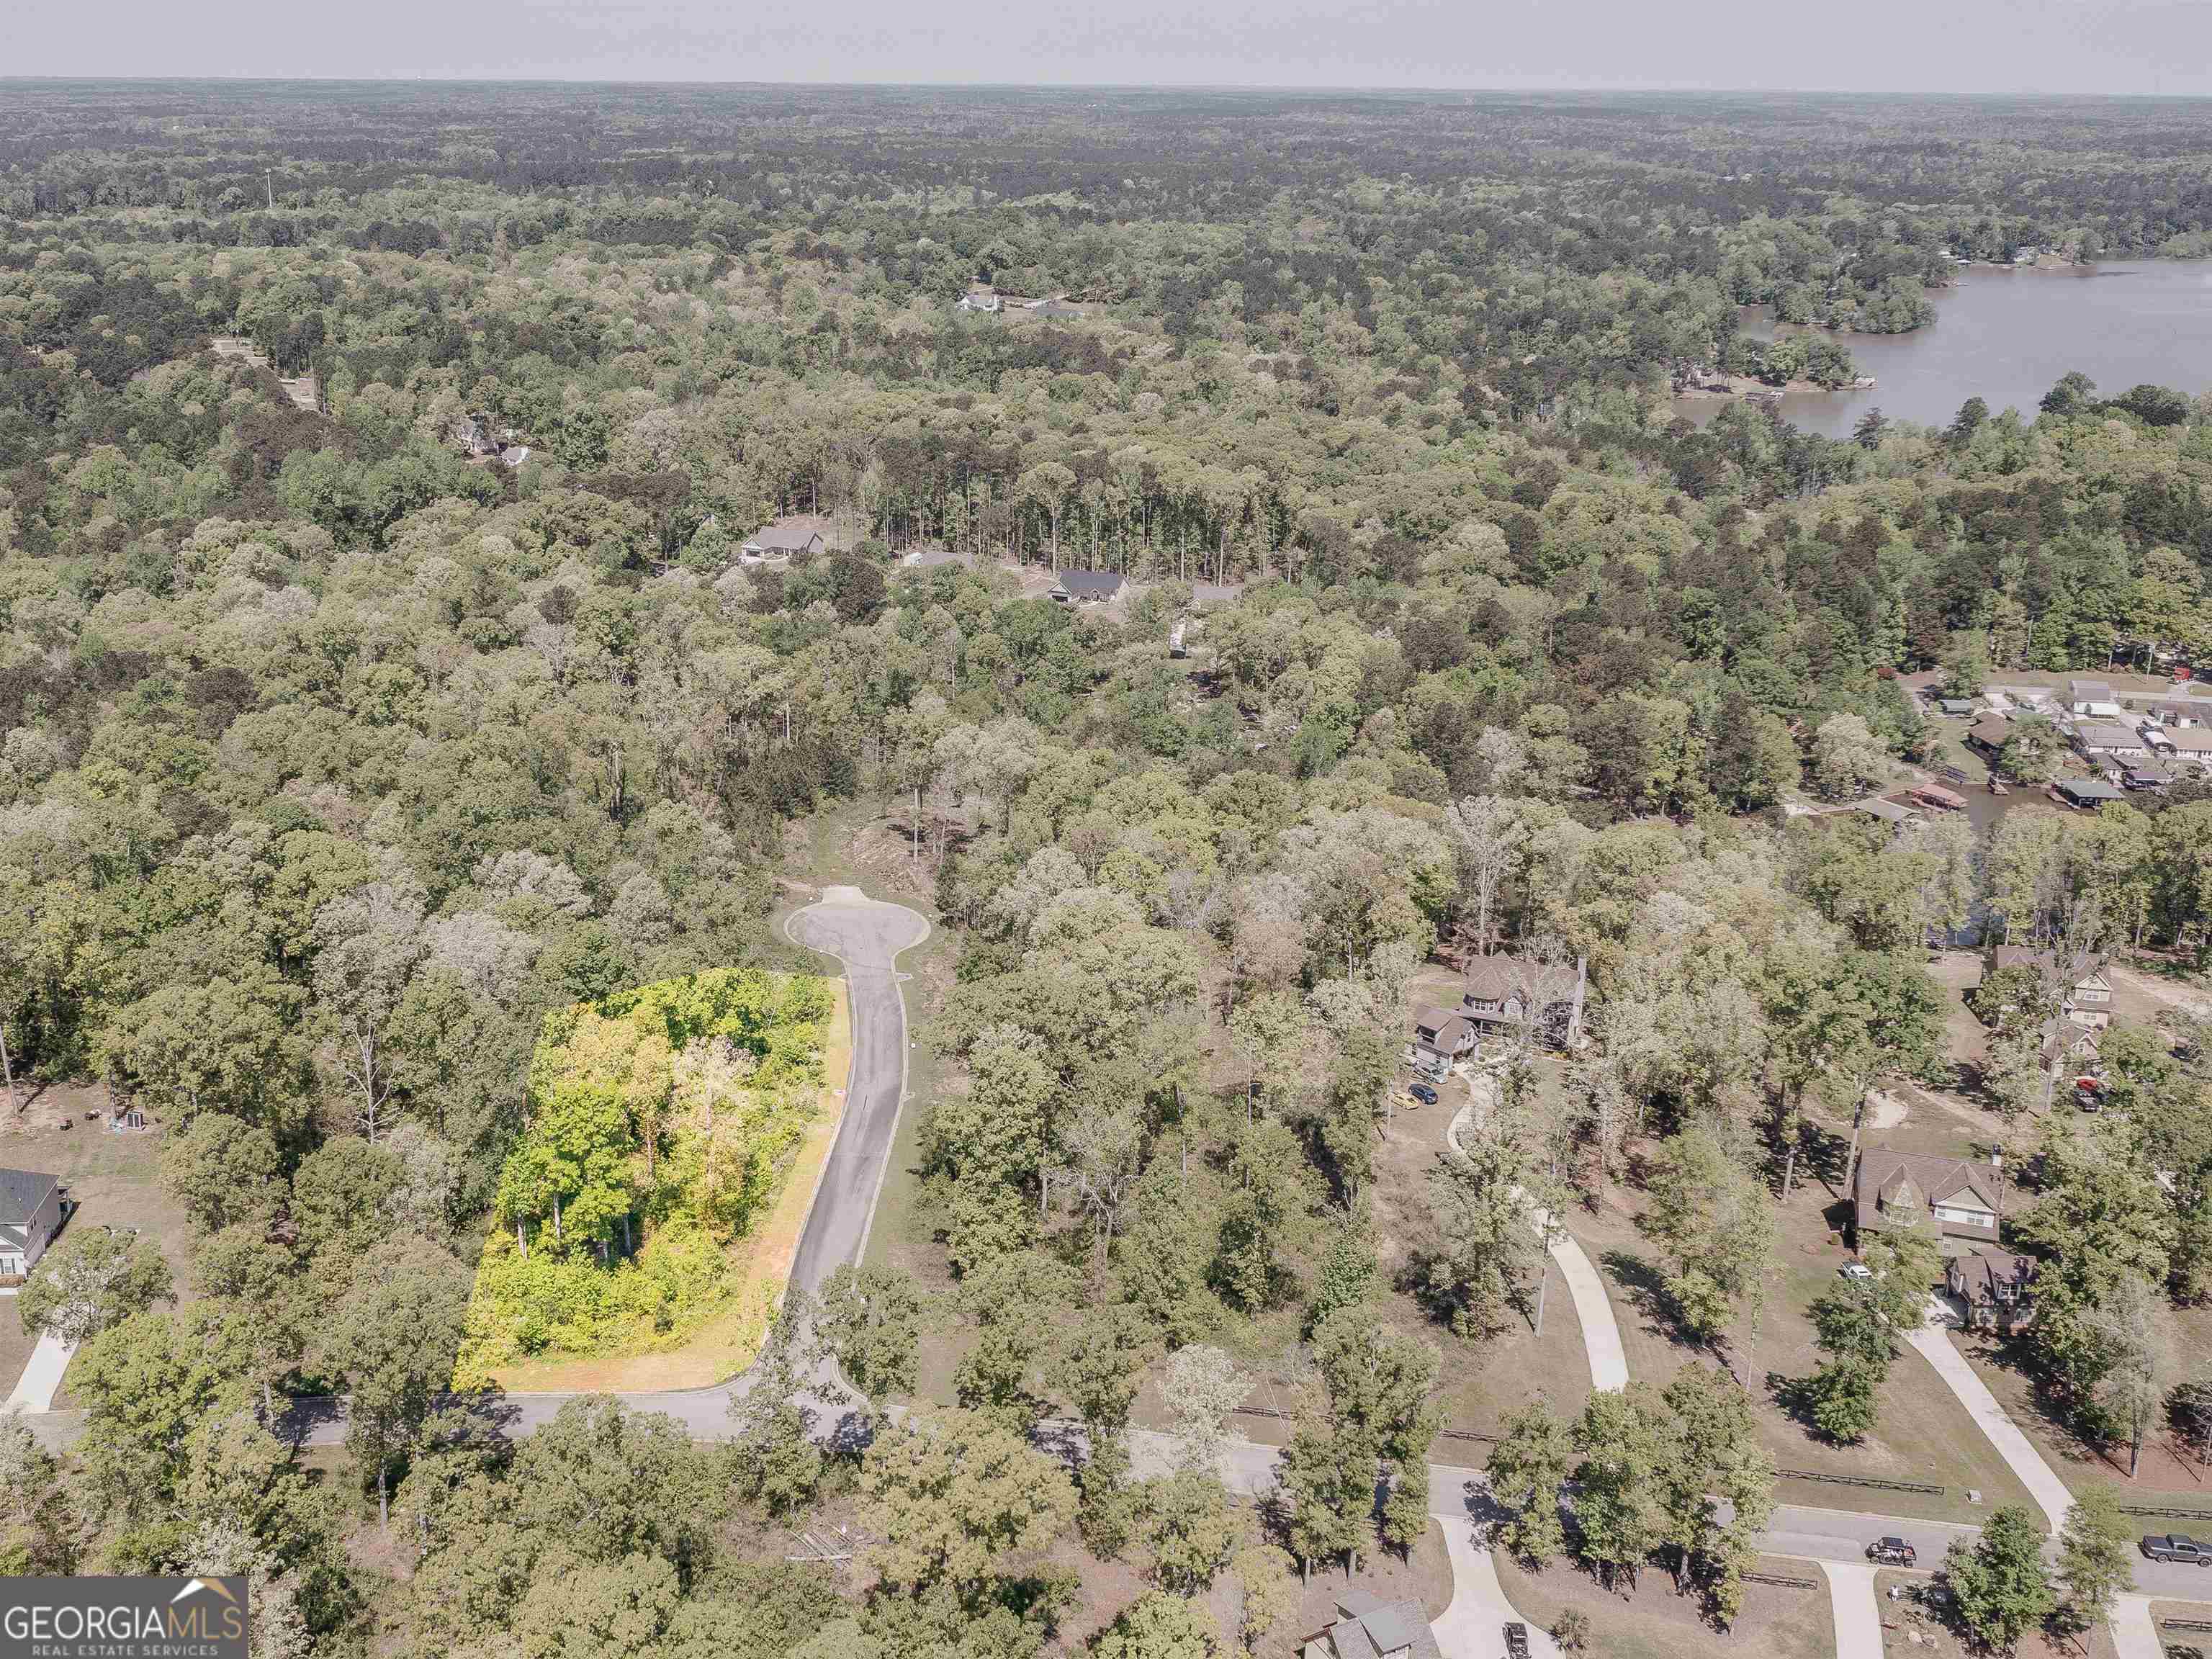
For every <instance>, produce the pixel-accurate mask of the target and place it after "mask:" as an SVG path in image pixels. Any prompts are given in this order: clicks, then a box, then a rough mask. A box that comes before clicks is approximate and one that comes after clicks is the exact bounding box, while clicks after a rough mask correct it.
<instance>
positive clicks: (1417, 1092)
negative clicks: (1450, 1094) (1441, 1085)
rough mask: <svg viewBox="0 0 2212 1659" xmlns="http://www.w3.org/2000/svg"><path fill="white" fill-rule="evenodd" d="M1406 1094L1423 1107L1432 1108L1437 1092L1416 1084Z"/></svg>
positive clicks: (1422, 1084)
mask: <svg viewBox="0 0 2212 1659" xmlns="http://www.w3.org/2000/svg"><path fill="white" fill-rule="evenodd" d="M1406 1092H1407V1094H1409V1095H1411V1096H1413V1098H1414V1099H1416V1100H1418V1101H1419V1102H1420V1103H1421V1104H1422V1105H1424V1106H1433V1105H1435V1104H1436V1103H1437V1091H1435V1090H1434V1089H1431V1087H1429V1085H1427V1084H1425V1083H1416V1084H1415V1085H1413V1087H1412V1088H1410V1089H1408V1090H1407V1091H1406Z"/></svg>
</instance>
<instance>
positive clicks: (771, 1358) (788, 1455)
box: [730, 1295, 823, 1516]
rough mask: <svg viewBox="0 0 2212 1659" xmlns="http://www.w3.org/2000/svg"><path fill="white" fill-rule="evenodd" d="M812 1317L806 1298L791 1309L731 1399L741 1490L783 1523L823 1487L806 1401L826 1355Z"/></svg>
mask: <svg viewBox="0 0 2212 1659" xmlns="http://www.w3.org/2000/svg"><path fill="white" fill-rule="evenodd" d="M807 1311H808V1310H807V1309H806V1306H805V1297H804V1296H803V1295H801V1296H799V1297H794V1298H793V1301H792V1302H791V1303H788V1304H786V1305H785V1307H784V1310H783V1313H782V1315H781V1317H780V1318H778V1319H777V1321H776V1322H775V1329H774V1330H773V1331H771V1332H770V1333H769V1340H768V1344H767V1346H766V1347H765V1348H764V1349H763V1352H762V1354H761V1357H760V1358H759V1359H758V1360H757V1361H756V1362H755V1363H754V1365H753V1369H752V1370H751V1372H750V1386H749V1387H747V1388H746V1389H745V1390H744V1393H742V1394H738V1393H732V1395H731V1396H730V1422H731V1426H732V1429H733V1430H734V1431H735V1433H734V1435H733V1437H732V1443H731V1449H730V1457H731V1463H732V1469H733V1471H734V1474H735V1477H736V1485H737V1488H738V1492H739V1494H740V1495H741V1496H743V1497H744V1498H746V1499H747V1500H748V1501H750V1502H752V1503H756V1504H760V1505H761V1506H762V1507H763V1509H765V1510H767V1511H768V1512H769V1514H770V1515H772V1516H785V1515H788V1514H789V1513H790V1512H791V1511H792V1510H795V1509H797V1508H798V1507H799V1505H800V1504H805V1503H808V1502H810V1501H811V1499H812V1498H813V1497H814V1494H815V1492H816V1490H817V1488H818V1487H819V1486H821V1484H822V1469H823V1455H822V1448H821V1447H820V1446H819V1445H817V1444H816V1443H815V1439H814V1415H815V1414H814V1412H813V1410H812V1408H811V1407H810V1406H809V1405H808V1404H807V1403H806V1400H805V1393H806V1390H807V1389H809V1388H810V1387H811V1384H812V1382H813V1379H814V1377H815V1376H817V1373H818V1371H819V1369H820V1365H821V1360H822V1355H821V1353H820V1352H819V1351H818V1350H817V1349H816V1348H815V1346H813V1344H812V1342H811V1340H810V1333H809V1321H808V1319H807Z"/></svg>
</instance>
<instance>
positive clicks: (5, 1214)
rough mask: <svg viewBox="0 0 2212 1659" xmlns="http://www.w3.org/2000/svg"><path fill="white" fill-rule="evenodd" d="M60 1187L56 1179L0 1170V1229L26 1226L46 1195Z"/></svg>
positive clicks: (37, 1172)
mask: <svg viewBox="0 0 2212 1659" xmlns="http://www.w3.org/2000/svg"><path fill="white" fill-rule="evenodd" d="M61 1184H62V1183H61V1177H60V1176H50V1175H44V1174H41V1173H40V1171H38V1170H0V1227H22V1226H27V1225H29V1224H30V1219H31V1218H32V1217H33V1215H35V1214H36V1213H37V1212H38V1208H39V1206H40V1205H41V1204H43V1203H45V1202H46V1194H48V1193H50V1192H52V1191H53V1189H54V1188H57V1187H58V1186H60V1185H61Z"/></svg>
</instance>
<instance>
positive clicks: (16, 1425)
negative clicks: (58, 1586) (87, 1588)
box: [0, 1417, 78, 1578]
mask: <svg viewBox="0 0 2212 1659" xmlns="http://www.w3.org/2000/svg"><path fill="white" fill-rule="evenodd" d="M77 1544H78V1541H77V1525H76V1516H74V1515H72V1514H71V1512H70V1501H69V1492H68V1489H67V1487H66V1486H64V1482H63V1480H62V1474H61V1466H60V1464H59V1463H58V1461H57V1460H56V1459H55V1457H54V1455H53V1454H52V1453H51V1452H49V1451H48V1450H46V1448H45V1447H43V1446H41V1445H40V1443H38V1440H37V1438H36V1437H34V1436H33V1434H32V1432H31V1429H30V1425H28V1424H27V1423H23V1422H21V1421H18V1420H17V1419H14V1418H12V1417H9V1418H0V1573H4V1574H6V1575H7V1576H9V1577H16V1578H21V1577H30V1576H32V1575H33V1574H42V1575H44V1574H65V1573H67V1572H69V1571H71V1570H72V1569H73V1568H74V1567H75V1565H76V1557H77Z"/></svg>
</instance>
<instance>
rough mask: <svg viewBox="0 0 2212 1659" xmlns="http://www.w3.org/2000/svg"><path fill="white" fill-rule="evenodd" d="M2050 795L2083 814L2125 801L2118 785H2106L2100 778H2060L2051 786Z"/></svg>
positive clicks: (2124, 795) (2124, 796) (2124, 794)
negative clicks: (2117, 801) (2077, 808)
mask: <svg viewBox="0 0 2212 1659" xmlns="http://www.w3.org/2000/svg"><path fill="white" fill-rule="evenodd" d="M2051 799H2054V800H2056V801H2057V802H2058V803H2059V804H2060V805H2063V806H2074V807H2079V808H2080V809H2081V811H2085V812H2093V811H2096V810H2097V809H2098V808H2099V807H2100V806H2104V805H2109V804H2110V803H2112V802H2113V801H2116V800H2124V799H2127V795H2126V792H2125V791H2124V790H2123V789H2121V788H2120V787H2119V786H2118V784H2114V783H2107V782H2106V781H2105V780H2104V779H2102V778H2061V779H2059V780H2058V781H2057V782H2056V783H2054V784H2052V785H2051Z"/></svg>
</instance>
